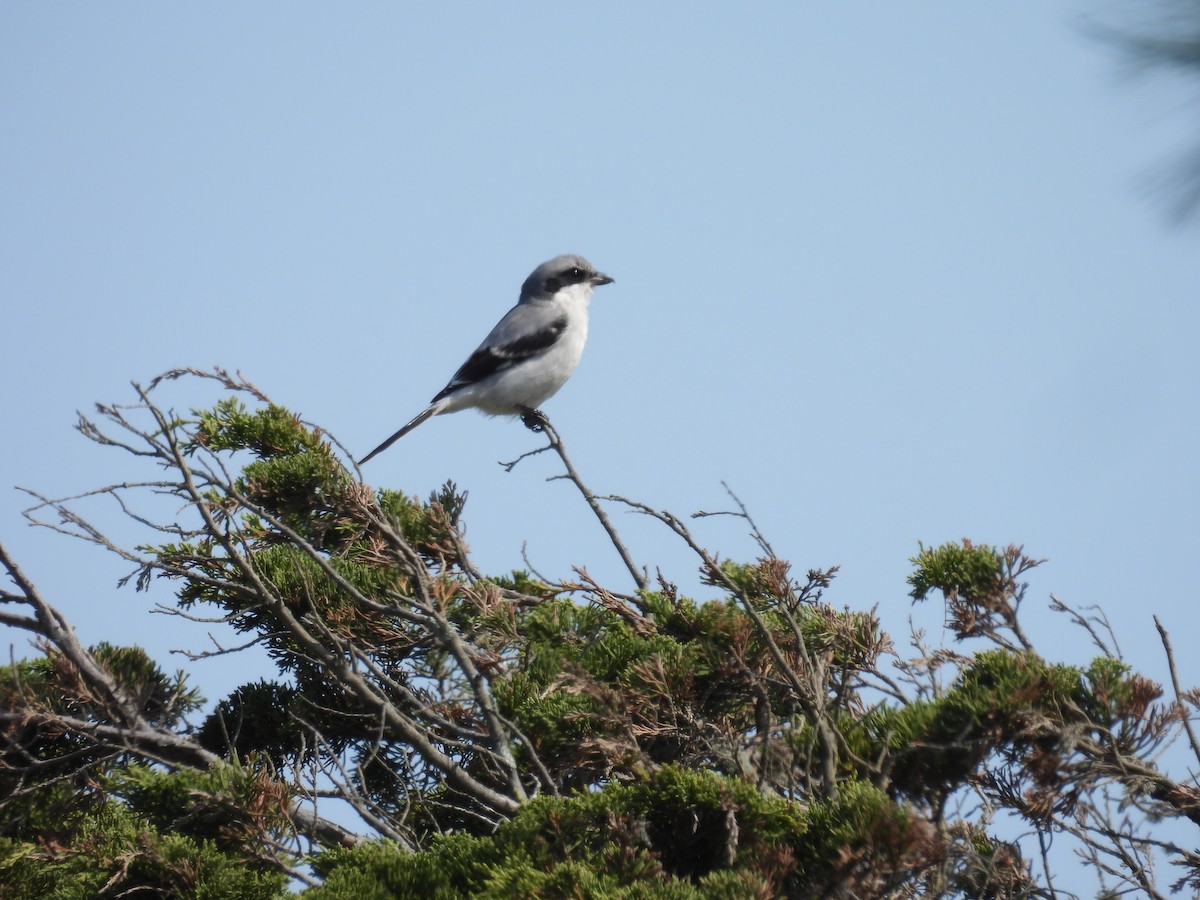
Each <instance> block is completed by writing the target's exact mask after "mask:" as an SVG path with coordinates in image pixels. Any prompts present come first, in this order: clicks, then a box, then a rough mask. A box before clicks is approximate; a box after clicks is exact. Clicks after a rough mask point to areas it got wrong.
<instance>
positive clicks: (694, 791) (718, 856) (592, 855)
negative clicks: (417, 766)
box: [304, 767, 932, 900]
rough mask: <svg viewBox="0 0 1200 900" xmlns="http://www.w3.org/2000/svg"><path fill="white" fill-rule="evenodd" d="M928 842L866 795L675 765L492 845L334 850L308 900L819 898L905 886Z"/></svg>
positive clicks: (471, 839) (444, 840)
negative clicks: (824, 794)
mask: <svg viewBox="0 0 1200 900" xmlns="http://www.w3.org/2000/svg"><path fill="white" fill-rule="evenodd" d="M914 832H920V834H919V835H918V837H919V841H917V842H916V844H917V846H916V847H914V842H913V841H912V837H913V833H914ZM931 837H932V834H931V833H929V832H928V830H927V829H924V828H923V826H922V825H921V824H920V820H918V819H915V818H914V817H913V816H912V814H911V813H910V812H909V811H907V810H905V809H904V808H902V807H899V806H896V805H895V804H893V803H892V802H891V801H889V800H888V799H887V797H886V795H884V794H883V793H881V792H880V791H878V790H875V789H874V788H871V787H869V786H868V785H865V784H861V783H850V784H847V785H846V788H845V790H844V791H843V792H842V796H841V797H840V798H839V799H838V800H837V801H834V802H831V803H812V804H802V803H798V802H794V801H790V800H786V799H784V798H782V797H769V796H766V795H764V794H763V793H762V792H761V791H759V790H758V789H756V788H755V787H754V786H752V785H749V784H746V783H745V782H743V781H740V780H738V779H733V778H722V777H719V776H716V775H713V774H711V773H706V772H696V771H688V770H684V769H678V768H674V767H665V768H663V769H661V770H659V772H658V773H657V774H655V775H654V776H653V777H650V778H647V779H644V780H641V781H638V782H634V783H630V784H609V785H607V786H606V787H605V788H604V789H603V790H602V791H599V792H594V793H583V794H577V795H575V796H572V797H570V798H562V799H553V798H547V797H543V798H540V799H538V800H535V801H533V802H531V803H529V804H528V805H527V806H525V807H524V808H523V809H522V810H521V811H520V812H519V813H518V814H517V815H516V816H514V817H513V818H512V819H511V820H510V821H508V822H505V823H504V824H503V825H501V826H500V828H499V829H497V831H496V832H495V834H494V835H490V836H467V835H463V834H455V835H443V836H438V837H435V838H433V839H432V841H431V843H430V846H429V849H427V850H425V851H423V852H420V853H408V852H405V851H403V850H401V849H400V848H398V847H395V846H394V845H389V844H385V843H371V844H366V845H363V846H360V847H356V848H354V849H349V850H347V849H339V850H331V851H327V852H325V853H323V854H322V855H321V856H320V858H319V859H318V861H317V864H316V868H317V871H318V872H319V873H320V874H322V875H323V876H324V877H325V879H326V881H325V884H324V886H322V887H319V888H315V889H313V890H310V891H307V892H305V894H304V897H305V900H310V898H311V900H343V898H345V900H350V898H374V897H381V898H382V897H393V896H411V897H431V898H440V897H444V898H451V897H497V896H511V897H527V898H536V897H550V898H553V897H587V898H623V897H644V898H647V900H650V898H655V900H666V898H680V900H683V898H725V897H728V898H735V897H750V896H785V897H797V898H801V897H818V896H823V895H824V893H825V891H826V890H827V889H828V888H830V887H831V886H833V885H836V884H838V883H850V882H854V883H861V884H864V885H865V884H868V883H869V884H873V885H882V884H889V885H891V886H895V885H897V884H900V883H902V882H903V881H905V880H907V879H908V878H910V877H911V875H912V872H913V871H914V869H915V868H916V867H917V866H918V865H919V864H920V863H923V862H926V861H927V857H926V854H927V853H928V852H929V851H930V849H931V847H932V843H931ZM846 879H849V882H847V881H846Z"/></svg>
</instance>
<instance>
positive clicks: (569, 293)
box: [359, 254, 612, 466]
mask: <svg viewBox="0 0 1200 900" xmlns="http://www.w3.org/2000/svg"><path fill="white" fill-rule="evenodd" d="M610 283H612V278H610V277H609V276H608V275H605V274H604V273H602V272H597V271H596V269H595V267H594V266H593V265H592V264H591V263H590V262H588V261H587V260H586V259H584V258H583V257H582V256H575V255H574V254H565V255H563V256H556V257H554V259H552V260H549V261H548V262H544V263H542V264H541V265H540V266H538V267H537V268H536V269H534V270H533V272H532V273H531V274H530V276H529V277H528V278H526V279H525V283H524V284H523V285H521V296H520V299H518V300H517V305H516V306H514V307H513V308H512V309H510V310H509V311H508V312H507V313H505V315H504V318H503V319H501V320H500V321H499V322H497V323H496V327H495V328H493V329H492V331H491V333H490V334H489V335H488V336H487V337H486V338H484V339H483V343H482V344H480V345H479V347H478V348H476V350H475V352H474V353H472V354H471V356H470V357H469V358H468V359H467V361H466V362H465V363H463V364H462V366H461V367H460V368H459V370H458V371H457V372H455V373H454V377H453V378H451V379H450V383H449V384H447V385H446V386H445V387H444V388H442V389H441V390H440V391H439V392H438V394H437V396H436V397H434V398H433V401H432V402H431V403H430V404H429V405H428V406H427V407H425V409H423V410H421V412H420V413H418V414H417V415H416V416H415V417H413V419H412V421H410V422H409V423H408V424H407V425H405V426H404V427H403V428H401V429H400V430H399V431H397V432H396V433H395V434H393V435H392V436H391V437H390V438H388V439H387V440H386V441H384V442H383V443H382V444H380V445H379V446H378V447H376V448H375V449H374V450H372V451H371V452H370V453H368V454H367V455H366V456H364V457H363V458H362V459H361V460H360V461H359V465H360V466H361V465H362V464H363V463H365V462H367V460H369V459H371V458H372V457H374V456H375V455H376V454H378V453H382V452H383V451H384V450H386V449H387V448H388V447H390V446H392V444H394V443H396V441H398V440H400V438H402V437H404V436H405V435H406V434H408V433H409V432H410V431H412V430H413V429H414V428H416V427H417V426H418V425H420V424H421V423H422V422H424V421H425V420H426V419H430V418H432V417H433V416H440V415H442V414H443V413H452V412H458V411H459V410H460V409H472V408H473V409H478V410H480V411H482V412H484V413H486V414H488V415H490V416H522V417H526V416H530V415H533V416H534V417H535V418H536V417H537V416H539V415H540V412H539V411H538V407H539V406H541V405H542V404H543V403H545V402H546V401H547V400H549V399H550V398H551V397H552V396H554V395H555V394H556V393H557V392H558V389H559V388H561V387H562V386H563V385H564V384H566V383H567V379H568V378H570V377H571V373H572V372H574V371H575V367H576V366H578V365H579V359H580V357H581V356H582V355H583V345H584V343H585V342H586V341H587V330H588V312H587V311H588V302H589V301H590V300H591V299H592V289H593V288H596V287H599V286H600V285H602V284H610Z"/></svg>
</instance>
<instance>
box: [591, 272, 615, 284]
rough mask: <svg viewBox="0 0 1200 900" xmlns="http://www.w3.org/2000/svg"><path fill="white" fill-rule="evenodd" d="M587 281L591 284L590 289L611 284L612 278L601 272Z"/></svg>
mask: <svg viewBox="0 0 1200 900" xmlns="http://www.w3.org/2000/svg"><path fill="white" fill-rule="evenodd" d="M588 281H590V282H591V283H592V287H600V285H602V284H612V283H613V277H612V276H611V275H605V274H604V273H603V272H597V273H596V274H595V275H593V276H592V277H591V278H589V279H588Z"/></svg>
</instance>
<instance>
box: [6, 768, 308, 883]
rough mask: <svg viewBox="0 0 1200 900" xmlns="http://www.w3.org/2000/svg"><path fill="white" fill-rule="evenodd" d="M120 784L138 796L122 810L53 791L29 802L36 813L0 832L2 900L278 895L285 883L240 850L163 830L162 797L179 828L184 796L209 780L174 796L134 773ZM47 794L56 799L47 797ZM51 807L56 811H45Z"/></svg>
mask: <svg viewBox="0 0 1200 900" xmlns="http://www.w3.org/2000/svg"><path fill="white" fill-rule="evenodd" d="M129 777H130V779H131V781H130V784H131V785H132V784H133V783H134V782H140V783H141V784H142V787H141V788H134V789H131V790H130V791H129V792H128V795H127V796H128V800H129V803H128V805H126V804H124V803H121V802H117V801H116V800H104V801H102V802H99V803H96V804H91V805H88V806H80V805H78V804H77V803H70V802H63V801H66V800H68V799H69V798H67V797H65V796H63V795H64V794H66V793H69V792H67V791H65V790H64V789H61V788H60V789H59V790H58V791H56V792H46V793H43V794H42V795H41V796H40V797H37V798H36V799H35V805H37V806H38V807H39V809H38V810H35V811H33V812H32V813H31V814H30V815H29V817H28V818H27V819H26V820H25V823H24V827H22V828H20V829H13V828H12V827H9V828H6V829H5V830H4V837H2V838H0V886H2V889H0V895H2V896H3V897H4V898H5V900H92V898H95V897H104V896H141V895H144V896H153V897H168V898H179V900H185V898H206V900H226V898H230V897H237V898H245V900H276V898H282V897H284V896H286V884H287V879H286V877H285V876H284V875H283V874H282V873H280V872H278V871H275V870H274V869H272V868H271V867H270V866H269V865H267V864H266V863H264V862H262V861H261V860H259V859H258V858H257V856H256V855H254V854H252V853H248V852H246V851H245V848H242V850H241V851H240V852H230V850H229V848H228V847H226V848H222V846H221V845H220V842H218V841H217V840H213V839H209V838H204V837H200V836H198V834H196V833H194V832H195V831H196V830H195V829H189V828H187V827H186V825H181V821H180V820H177V821H176V822H174V823H171V822H168V821H167V820H168V819H170V818H171V815H170V812H169V811H168V810H166V809H165V808H164V807H163V806H162V803H163V801H164V800H165V799H167V797H168V796H170V797H172V798H174V800H175V801H183V804H182V806H181V807H180V811H183V813H184V814H183V818H184V819H186V817H187V813H186V811H187V810H194V809H195V805H196V804H195V802H194V801H191V800H189V792H190V791H191V790H193V789H195V788H197V787H204V788H211V787H213V785H212V784H211V779H209V780H208V781H206V778H205V776H199V775H197V774H195V773H193V774H192V775H190V776H179V777H180V781H181V785H180V786H179V787H178V788H174V787H168V788H162V787H161V786H160V788H159V789H153V788H150V787H149V784H150V782H151V781H154V780H162V781H170V780H172V779H174V778H176V777H177V776H174V775H166V774H164V773H155V774H153V775H151V774H150V773H148V772H147V771H146V770H143V771H142V772H141V773H140V774H134V773H131V774H130V776H129ZM182 782H187V784H186V785H184V784H182ZM54 793H58V794H59V796H58V797H57V798H52V796H51V795H52V794H54ZM52 799H53V800H57V802H53V803H51V802H49V801H51V800H52ZM143 802H145V805H144V806H143ZM154 820H157V823H156V822H155V821H154ZM189 831H192V832H193V833H189Z"/></svg>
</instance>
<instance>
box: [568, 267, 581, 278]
mask: <svg viewBox="0 0 1200 900" xmlns="http://www.w3.org/2000/svg"><path fill="white" fill-rule="evenodd" d="M571 277H572V278H574V279H575V280H576V281H582V280H583V269H581V268H579V267H578V266H576V267H575V268H573V269H572V270H571Z"/></svg>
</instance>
